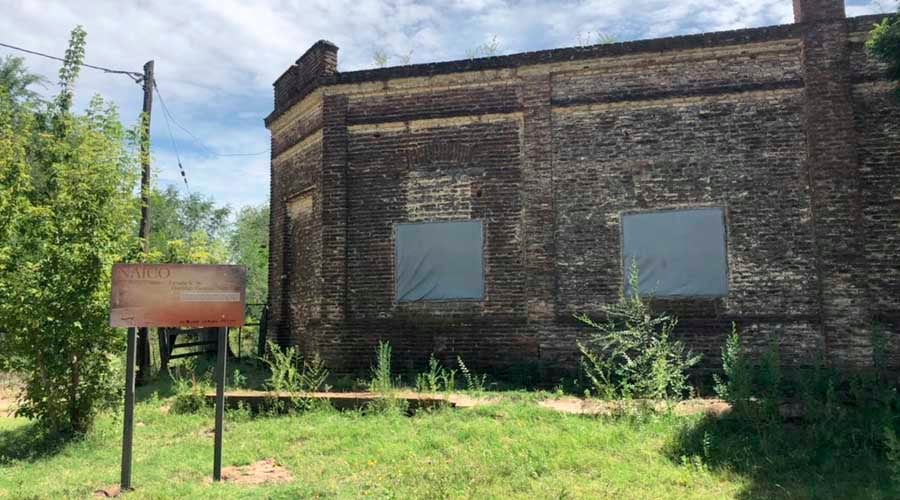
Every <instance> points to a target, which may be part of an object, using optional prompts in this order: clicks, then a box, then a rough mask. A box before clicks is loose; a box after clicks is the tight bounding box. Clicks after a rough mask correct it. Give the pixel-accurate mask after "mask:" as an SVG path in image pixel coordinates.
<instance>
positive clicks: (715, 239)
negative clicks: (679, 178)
mask: <svg viewBox="0 0 900 500" xmlns="http://www.w3.org/2000/svg"><path fill="white" fill-rule="evenodd" d="M622 256H623V262H622V263H623V271H624V276H625V293H626V294H630V293H632V291H631V285H630V283H629V281H630V280H629V273H630V270H631V265H632V262H635V263H636V264H637V267H638V271H639V272H638V275H639V280H638V288H639V291H640V294H641V295H648V296H655V297H724V296H725V295H727V293H728V263H727V257H726V248H725V214H724V211H723V210H722V209H721V208H698V209H689V210H670V211H663V212H649V213H640V214H626V215H623V216H622Z"/></svg>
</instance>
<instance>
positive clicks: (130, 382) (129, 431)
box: [121, 328, 137, 491]
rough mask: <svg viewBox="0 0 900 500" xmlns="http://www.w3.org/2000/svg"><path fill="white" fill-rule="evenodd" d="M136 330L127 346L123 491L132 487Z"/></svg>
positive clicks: (131, 333)
mask: <svg viewBox="0 0 900 500" xmlns="http://www.w3.org/2000/svg"><path fill="white" fill-rule="evenodd" d="M135 337H136V334H135V331H134V328H129V329H128V340H127V347H126V348H125V418H124V424H123V429H122V477H121V488H122V491H127V490H130V489H131V444H132V442H133V439H132V438H133V437H134V364H135V362H136V361H137V360H136V357H137V356H136V354H137V352H136V351H135Z"/></svg>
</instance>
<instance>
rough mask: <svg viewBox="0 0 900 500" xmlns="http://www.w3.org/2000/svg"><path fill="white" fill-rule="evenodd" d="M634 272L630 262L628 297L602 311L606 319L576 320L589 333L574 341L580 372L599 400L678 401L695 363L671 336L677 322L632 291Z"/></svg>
mask: <svg viewBox="0 0 900 500" xmlns="http://www.w3.org/2000/svg"><path fill="white" fill-rule="evenodd" d="M638 274H639V273H638V269H637V265H636V264H635V263H633V262H632V265H631V269H630V273H629V278H628V279H629V282H630V285H631V287H630V289H631V290H632V293H631V296H628V297H626V296H625V295H624V294H622V295H621V296H620V298H619V301H618V302H616V303H613V304H610V305H608V306H605V307H604V308H603V309H602V312H603V314H604V316H605V318H604V319H603V320H601V321H595V320H593V319H591V318H590V317H589V316H588V315H586V314H581V315H577V316H576V318H577V319H578V320H579V321H580V322H582V323H584V324H586V325H588V326H590V327H591V328H592V329H593V333H592V334H591V335H590V337H589V338H588V339H587V340H586V341H585V342H579V344H578V347H579V349H580V350H581V354H582V357H583V358H582V361H583V364H584V369H585V374H586V375H587V377H588V379H589V380H590V381H591V383H592V385H593V388H594V392H595V393H596V394H597V395H598V396H600V397H603V398H616V397H626V398H632V397H633V398H653V399H668V398H680V397H682V396H684V395H685V393H686V392H688V390H689V389H690V385H689V383H688V376H687V371H688V369H689V368H690V367H692V366H694V365H696V364H697V363H698V362H699V361H700V356H699V355H696V356H695V355H694V354H692V353H691V352H690V351H689V350H688V349H687V348H686V347H685V346H684V343H683V342H681V341H679V340H675V339H673V338H672V333H673V332H674V330H675V326H676V325H677V324H678V320H677V319H676V318H675V317H674V316H670V315H668V314H656V313H654V312H653V310H652V309H651V307H650V302H649V300H648V299H647V298H644V297H641V295H640V294H639V293H638V292H637V291H638V290H639V287H638Z"/></svg>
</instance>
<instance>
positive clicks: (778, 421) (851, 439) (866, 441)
mask: <svg viewBox="0 0 900 500" xmlns="http://www.w3.org/2000/svg"><path fill="white" fill-rule="evenodd" d="M879 335H882V331H881V328H880V327H878V326H875V327H873V330H872V336H873V342H872V345H873V346H874V352H873V365H872V366H873V368H871V369H869V370H862V371H856V372H853V373H845V372H841V371H840V370H838V369H835V368H834V367H832V366H829V365H828V363H827V362H826V359H825V356H824V354H820V355H819V356H817V358H816V359H815V360H814V362H813V363H811V364H810V365H809V366H806V367H802V368H799V369H795V370H794V371H793V372H794V373H793V374H792V376H787V375H786V374H785V371H784V370H783V368H782V366H781V359H780V357H779V355H778V346H777V344H776V343H774V342H773V343H772V344H771V346H770V347H769V349H768V350H767V351H766V352H765V353H764V354H763V356H762V357H761V358H760V359H759V360H758V361H757V362H753V361H752V360H751V358H750V356H749V353H747V352H746V351H745V350H743V349H742V348H741V342H740V336H739V333H738V331H737V328H736V327H734V326H732V332H731V335H730V336H729V337H728V338H727V340H726V342H725V345H724V346H723V348H722V361H723V374H722V375H718V376H716V381H717V384H716V392H717V393H718V394H719V396H720V397H721V398H723V399H724V400H726V401H727V402H728V403H729V404H730V405H731V407H732V416H733V418H735V419H737V420H738V421H742V422H744V423H746V424H749V425H750V426H751V427H752V428H753V429H754V433H755V434H756V435H758V436H761V437H763V438H765V437H766V436H769V437H775V438H777V437H778V436H779V435H781V434H782V433H784V432H785V427H784V424H785V421H786V420H787V419H796V418H800V419H801V421H802V424H803V425H802V426H800V428H799V432H801V433H802V436H799V437H800V438H802V439H803V440H805V441H806V442H807V444H809V445H810V446H813V447H816V448H820V449H826V448H828V449H842V450H845V451H854V452H863V451H887V452H888V453H887V457H888V458H890V456H891V450H894V449H895V447H894V445H896V444H897V442H896V431H897V429H898V424H900V397H898V394H897V389H896V386H895V385H894V383H891V382H890V381H889V376H888V373H887V371H886V363H885V362H884V361H883V360H881V361H879V360H880V358H882V357H884V353H883V352H879V351H880V350H881V349H883V348H884V343H882V342H879V340H878V336H879ZM792 432H794V433H795V434H796V432H798V429H794V430H793V431H792ZM794 437H795V438H796V437H798V436H794ZM764 441H765V439H764ZM770 441H777V439H772V440H770ZM776 449H777V445H776V446H774V447H773V452H777V450H776Z"/></svg>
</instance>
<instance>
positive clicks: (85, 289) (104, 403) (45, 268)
mask: <svg viewBox="0 0 900 500" xmlns="http://www.w3.org/2000/svg"><path fill="white" fill-rule="evenodd" d="M84 38H85V33H84V31H83V30H82V29H81V28H80V27H79V28H76V29H75V30H73V32H72V38H71V41H70V44H69V50H68V51H67V52H66V59H65V63H64V64H63V67H62V69H61V70H60V87H61V91H60V94H59V96H58V97H57V99H56V101H55V102H54V103H52V104H51V103H44V104H39V105H38V104H35V105H33V106H28V105H20V104H17V103H16V102H15V101H13V100H11V99H10V97H9V95H7V93H6V92H5V90H4V89H0V332H3V337H2V345H0V351H2V352H3V353H4V356H9V357H8V358H7V360H8V361H9V362H10V366H9V368H11V369H12V370H14V371H16V372H17V373H18V374H19V375H20V376H21V378H22V380H23V383H24V390H23V393H22V401H21V403H22V404H21V405H20V407H19V409H18V411H17V414H18V415H20V416H24V417H27V418H30V419H35V420H37V421H39V422H40V424H41V426H42V427H43V428H45V429H47V430H48V431H58V432H63V433H84V432H86V431H87V430H88V429H89V428H90V427H91V424H92V422H93V420H94V417H95V415H96V414H97V413H98V412H99V411H100V410H101V409H103V408H105V407H108V406H110V405H118V404H121V392H122V388H123V386H124V384H123V383H122V380H123V379H124V377H122V378H119V376H118V374H117V368H118V367H119V366H121V365H122V361H121V360H120V357H121V354H122V353H123V351H124V337H125V335H124V332H122V331H115V330H113V329H112V328H110V327H109V302H110V299H109V293H110V290H109V283H110V272H111V267H112V264H113V263H115V262H120V261H127V260H129V259H130V258H131V257H133V255H134V253H135V252H136V251H137V249H138V241H137V238H136V236H135V227H136V225H135V219H136V214H137V213H138V205H137V203H136V199H135V197H134V186H135V183H136V179H137V175H136V174H137V172H138V169H137V155H136V154H135V153H134V151H133V147H132V148H130V147H129V140H128V139H129V137H130V136H129V133H128V132H127V131H126V130H125V129H124V128H123V127H122V124H121V123H120V121H119V117H118V115H117V113H116V110H115V108H114V107H113V106H111V105H108V104H106V103H104V102H103V100H102V99H100V98H99V97H95V98H94V99H92V100H91V102H90V104H89V105H88V107H87V110H86V111H85V113H84V114H82V115H76V114H73V113H72V112H71V109H70V108H71V102H72V89H73V88H74V84H75V80H76V78H77V75H78V71H79V68H80V65H81V60H82V57H83V54H84ZM131 142H132V146H133V142H134V141H131ZM119 373H120V372H119Z"/></svg>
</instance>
